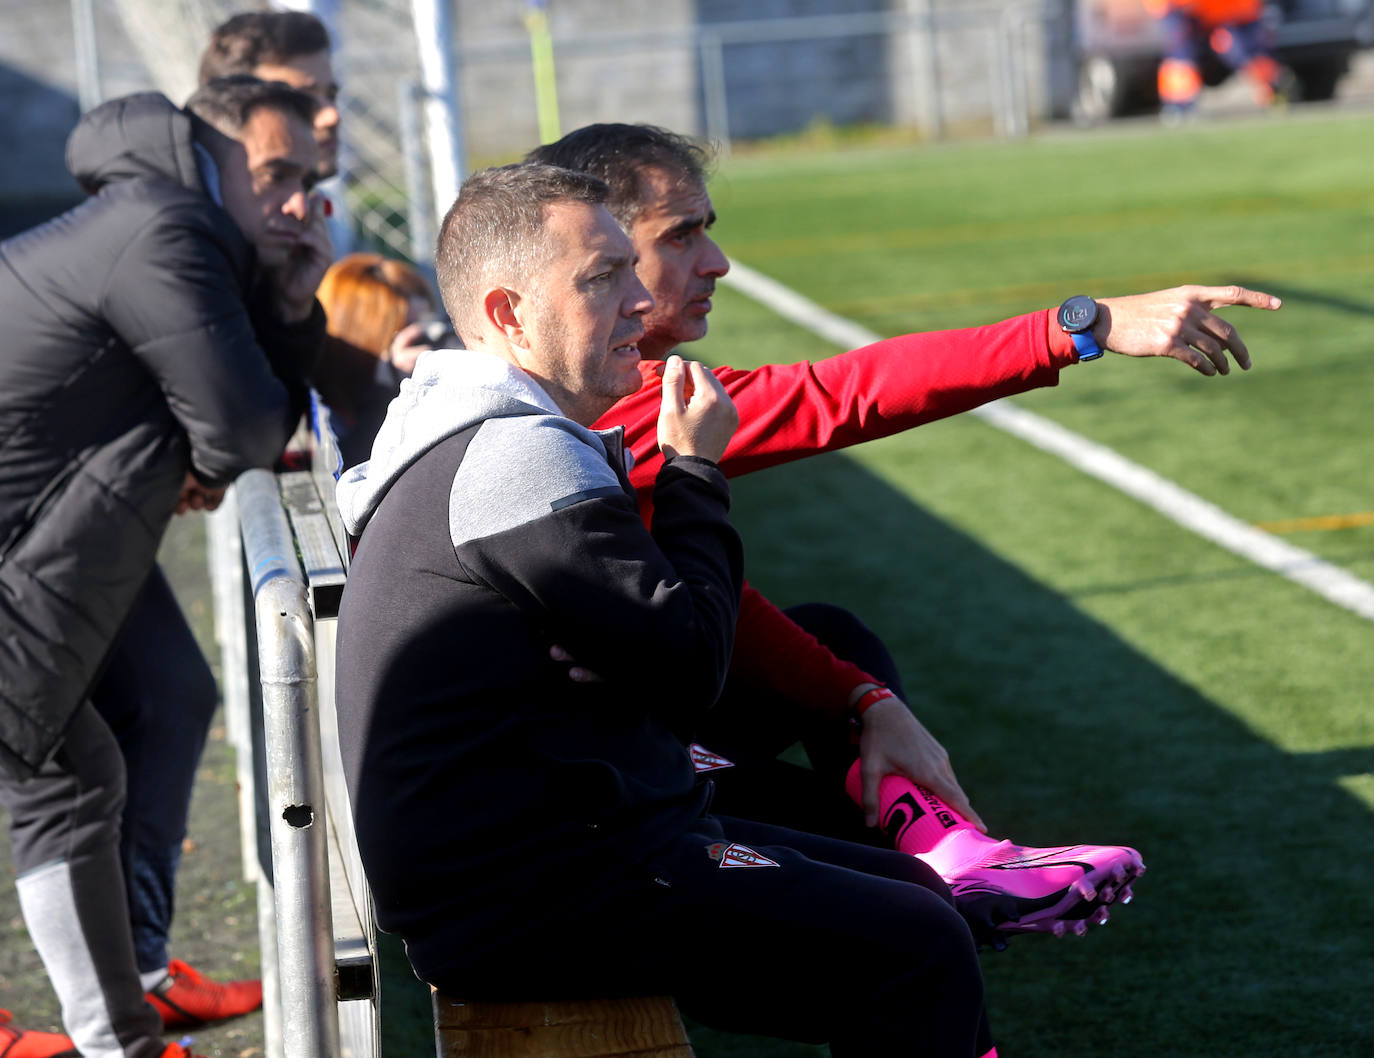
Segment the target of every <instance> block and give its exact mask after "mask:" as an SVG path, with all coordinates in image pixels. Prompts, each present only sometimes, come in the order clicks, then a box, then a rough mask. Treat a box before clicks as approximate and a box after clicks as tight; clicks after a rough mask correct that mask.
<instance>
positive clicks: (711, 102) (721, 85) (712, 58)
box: [698, 31, 730, 157]
mask: <svg viewBox="0 0 1374 1058" xmlns="http://www.w3.org/2000/svg"><path fill="white" fill-rule="evenodd" d="M698 47H700V49H701V87H702V92H703V93H704V94H705V96H706V138H707V139H709V140H710V141H711V142H712V143H714V144H715V146H716V149H717V150H718V151H719V152H720V153H721V154H722V155H724V156H726V157H728V156H729V154H730V109H729V106H728V101H727V100H726V98H725V45H724V43H723V42H722V41H721V39H720V34H719V33H711V32H709V31H705V32H703V33H702V34H701V36H700V37H699V38H698Z"/></svg>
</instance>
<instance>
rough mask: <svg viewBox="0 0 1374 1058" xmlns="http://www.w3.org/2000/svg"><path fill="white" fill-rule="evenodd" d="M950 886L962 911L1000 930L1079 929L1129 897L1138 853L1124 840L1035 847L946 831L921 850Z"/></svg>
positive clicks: (1057, 932) (1138, 871)
mask: <svg viewBox="0 0 1374 1058" xmlns="http://www.w3.org/2000/svg"><path fill="white" fill-rule="evenodd" d="M920 858H921V859H923V860H925V861H926V862H927V863H929V864H930V865H931V866H932V867H934V868H935V870H936V871H937V872H938V873H939V875H940V876H941V877H942V878H943V879H944V880H945V882H946V884H948V885H949V888H950V891H951V892H952V893H953V894H954V900H955V903H956V904H957V905H958V907H959V910H960V912H961V913H962V914H963V915H964V917H965V918H967V919H971V920H973V921H975V922H978V923H980V924H983V925H986V926H989V927H991V928H993V929H997V930H1001V931H1002V932H1004V933H1052V934H1053V935H1054V936H1056V937H1062V936H1063V935H1064V934H1066V933H1073V934H1076V935H1078V936H1080V937H1081V936H1082V935H1083V934H1085V933H1087V932H1088V926H1090V925H1102V924H1104V923H1105V922H1106V921H1107V918H1108V915H1109V912H1108V907H1109V905H1112V904H1128V903H1130V902H1131V898H1132V896H1133V894H1132V892H1131V883H1132V882H1134V881H1135V880H1136V879H1137V878H1139V877H1140V876H1141V875H1142V874H1144V873H1145V863H1144V861H1143V860H1141V858H1140V853H1138V852H1136V850H1135V849H1132V848H1127V847H1126V846H1124V845H1062V846H1059V847H1056V848H1046V849H1038V848H1032V847H1030V846H1026V845H1014V844H1012V843H1011V842H1010V841H998V842H995V843H994V842H989V841H988V839H987V838H985V837H983V836H982V835H981V834H977V833H976V832H974V833H972V834H965V833H957V834H951V835H950V836H949V837H948V838H947V839H946V840H945V841H943V842H941V843H940V845H939V846H938V847H937V848H935V849H932V850H931V851H930V852H929V853H924V854H922V855H921V857H920Z"/></svg>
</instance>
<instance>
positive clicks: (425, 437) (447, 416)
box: [337, 349, 618, 537]
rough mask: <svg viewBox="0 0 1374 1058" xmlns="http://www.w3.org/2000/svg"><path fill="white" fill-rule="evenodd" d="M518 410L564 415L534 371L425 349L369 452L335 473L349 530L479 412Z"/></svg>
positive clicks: (480, 416)
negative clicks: (364, 459) (364, 458)
mask: <svg viewBox="0 0 1374 1058" xmlns="http://www.w3.org/2000/svg"><path fill="white" fill-rule="evenodd" d="M516 415H554V416H557V417H558V418H560V419H564V418H565V417H564V415H563V413H562V412H561V411H560V410H559V408H558V405H557V404H555V403H554V402H553V399H552V398H551V397H550V396H549V395H548V394H547V393H545V392H544V390H543V389H542V388H540V386H539V384H538V383H537V382H535V381H534V379H532V378H531V377H530V376H529V375H527V374H525V372H523V371H521V370H520V369H519V368H518V367H516V366H515V365H514V364H512V363H510V362H508V361H506V360H503V359H501V357H499V356H496V355H494V354H492V353H486V352H482V351H480V350H475V349H432V350H430V351H429V352H426V353H424V354H422V355H421V356H420V359H419V360H418V361H416V364H415V372H414V374H412V375H411V377H410V378H408V379H406V380H405V381H404V382H402V383H401V391H400V393H399V394H398V395H397V396H396V398H395V399H394V400H392V402H391V405H390V406H389V407H388V408H387V412H386V420H385V421H384V422H383V423H382V428H381V429H380V430H378V431H377V438H376V440H375V441H373V443H372V458H371V459H369V460H368V461H367V462H365V463H360V464H358V465H357V466H355V467H351V468H349V469H348V470H347V471H345V472H344V474H343V475H342V476H341V477H340V478H339V485H338V492H337V499H338V503H339V514H340V515H341V516H342V518H343V521H344V525H345V527H346V528H347V529H348V532H349V534H350V535H352V536H355V537H356V536H359V535H361V534H362V531H363V528H364V527H365V526H366V525H367V522H368V519H369V518H371V517H372V513H373V512H374V511H375V510H376V509H377V507H378V505H379V504H380V503H381V502H382V499H383V497H385V496H386V493H387V490H388V489H390V488H391V486H392V485H393V484H395V482H396V480H397V479H398V478H400V476H401V475H402V474H403V473H404V472H405V471H406V469H407V468H408V467H410V466H411V465H412V464H413V463H415V462H416V460H418V459H419V458H420V457H421V456H423V455H424V454H425V453H426V452H428V451H429V450H430V449H431V448H433V447H434V446H435V445H437V444H439V443H440V442H441V441H443V440H445V439H446V438H449V437H452V436H453V435H454V434H456V433H459V432H460V431H462V430H466V429H468V428H469V427H471V426H475V425H477V424H478V423H480V422H483V421H484V420H487V419H497V418H508V417H511V416H516ZM564 426H565V428H566V429H569V430H571V431H572V432H574V433H577V434H578V435H580V436H583V437H584V439H585V440H586V441H587V442H588V443H589V444H591V445H593V447H596V448H599V449H600V450H601V451H602V452H603V453H605V452H606V451H607V448H606V444H605V442H604V441H603V440H602V437H603V433H602V432H598V431H595V430H590V429H587V428H586V427H584V426H579V425H577V424H576V423H573V422H570V421H568V422H565V423H564ZM606 432H607V433H618V431H606Z"/></svg>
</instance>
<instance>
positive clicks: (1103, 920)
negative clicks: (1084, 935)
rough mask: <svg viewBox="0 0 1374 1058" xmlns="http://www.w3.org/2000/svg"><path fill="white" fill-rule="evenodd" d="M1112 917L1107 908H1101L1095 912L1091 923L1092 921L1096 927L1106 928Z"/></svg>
mask: <svg viewBox="0 0 1374 1058" xmlns="http://www.w3.org/2000/svg"><path fill="white" fill-rule="evenodd" d="M1111 917H1112V916H1111V913H1110V912H1109V911H1108V910H1107V909H1106V908H1105V907H1099V908H1098V909H1097V910H1096V911H1094V912H1093V914H1092V918H1091V919H1090V920H1089V921H1091V922H1092V924H1093V925H1094V926H1105V925H1106V924H1107V922H1108V920H1110V919H1111Z"/></svg>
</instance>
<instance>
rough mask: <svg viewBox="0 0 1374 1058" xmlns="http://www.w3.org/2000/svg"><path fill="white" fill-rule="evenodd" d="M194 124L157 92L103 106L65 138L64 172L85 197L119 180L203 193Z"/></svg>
mask: <svg viewBox="0 0 1374 1058" xmlns="http://www.w3.org/2000/svg"><path fill="white" fill-rule="evenodd" d="M193 130H194V118H192V116H191V115H190V114H188V113H187V112H186V111H184V110H180V109H178V108H177V107H175V106H173V105H172V102H171V101H170V100H169V99H168V98H167V97H166V96H164V95H161V94H160V93H158V92H139V93H137V94H135V95H129V96H122V97H120V98H119V99H111V100H110V101H109V102H107V103H102V104H101V105H100V106H98V107H96V108H95V109H94V110H92V111H91V112H90V113H88V114H86V116H85V117H83V118H82V119H81V121H80V123H79V124H78V125H77V126H76V128H75V129H73V130H72V134H71V135H70V136H69V137H68V138H67V168H68V169H69V170H70V171H71V174H72V175H73V176H74V177H76V180H77V183H79V184H80V185H81V186H82V188H84V189H85V190H86V191H87V192H89V193H90V194H94V193H95V192H97V191H99V190H100V188H101V187H103V186H104V185H105V184H108V183H112V182H114V181H118V180H134V179H138V178H148V177H154V178H158V179H162V180H170V181H172V182H173V183H176V184H179V185H180V186H182V187H184V188H187V189H188V190H191V191H198V192H201V193H202V194H204V193H205V192H206V188H205V182H204V180H203V179H202V177H201V172H200V169H199V167H198V166H197V164H196V149H195V137H194V131H193Z"/></svg>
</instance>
